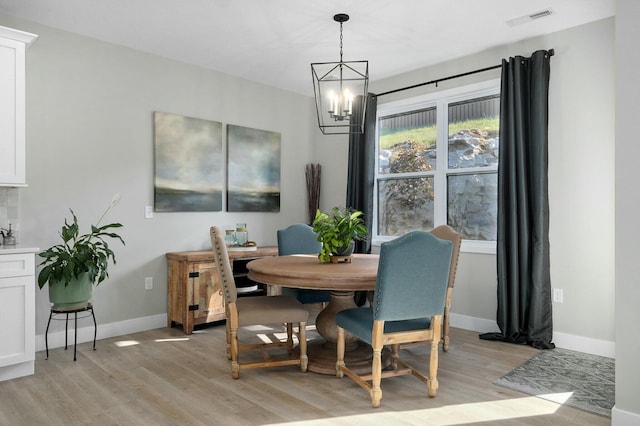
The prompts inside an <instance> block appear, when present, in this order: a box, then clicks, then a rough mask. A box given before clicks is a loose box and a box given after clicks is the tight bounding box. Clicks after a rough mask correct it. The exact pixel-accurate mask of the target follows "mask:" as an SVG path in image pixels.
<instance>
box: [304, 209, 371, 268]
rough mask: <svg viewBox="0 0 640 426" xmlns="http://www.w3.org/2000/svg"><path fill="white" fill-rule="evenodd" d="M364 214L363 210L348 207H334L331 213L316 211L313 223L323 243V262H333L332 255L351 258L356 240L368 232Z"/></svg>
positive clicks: (321, 251) (321, 254)
mask: <svg viewBox="0 0 640 426" xmlns="http://www.w3.org/2000/svg"><path fill="white" fill-rule="evenodd" d="M362 215H363V213H362V212H361V211H359V210H354V209H351V208H347V207H334V208H333V209H331V212H330V213H323V212H321V211H320V210H318V211H316V217H315V219H314V220H313V224H312V225H313V230H314V231H315V232H316V233H317V234H318V241H320V242H321V243H322V249H321V250H320V253H319V254H318V259H319V260H320V262H321V263H327V262H331V261H332V257H333V258H337V257H341V258H345V257H346V258H347V259H348V258H349V256H350V255H351V253H352V252H353V247H354V244H355V241H356V240H362V239H364V238H365V237H366V236H367V234H368V230H367V227H366V226H365V225H364V221H363V219H362Z"/></svg>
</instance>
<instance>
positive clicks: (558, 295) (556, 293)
mask: <svg viewBox="0 0 640 426" xmlns="http://www.w3.org/2000/svg"><path fill="white" fill-rule="evenodd" d="M553 301H554V302H556V303H562V302H563V301H564V294H563V292H562V289H561V288H554V289H553Z"/></svg>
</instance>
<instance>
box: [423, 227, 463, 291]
mask: <svg viewBox="0 0 640 426" xmlns="http://www.w3.org/2000/svg"><path fill="white" fill-rule="evenodd" d="M431 233H432V234H433V235H435V236H436V237H438V238H440V239H441V240H449V241H451V242H452V243H453V251H452V252H451V266H450V268H449V288H453V285H454V284H455V282H456V270H457V269H458V258H459V257H460V245H461V244H462V235H461V234H460V233H459V232H456V231H455V230H454V229H453V228H452V227H450V226H449V225H440V226H437V227H435V228H434V229H432V230H431Z"/></svg>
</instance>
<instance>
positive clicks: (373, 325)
mask: <svg viewBox="0 0 640 426" xmlns="http://www.w3.org/2000/svg"><path fill="white" fill-rule="evenodd" d="M452 251H453V244H452V243H451V241H446V240H441V239H439V238H437V237H436V236H434V235H433V234H431V233H429V232H425V231H412V232H409V233H407V234H405V235H403V236H401V237H399V238H396V239H395V240H392V241H388V242H385V243H383V244H382V245H381V247H380V260H379V264H378V275H377V280H376V289H375V295H374V299H373V306H372V307H366V308H365V307H363V308H354V309H346V310H343V311H340V312H338V313H337V314H336V324H337V326H338V342H337V361H336V374H337V376H338V377H343V376H344V375H346V376H348V377H349V378H350V379H352V380H353V381H354V382H355V383H356V384H358V385H359V386H361V387H362V388H363V389H365V390H367V391H368V393H369V395H370V397H371V405H372V406H373V407H379V406H380V401H381V399H382V389H381V387H380V384H381V379H382V378H386V377H395V376H401V375H405V374H411V375H413V376H416V377H417V378H419V379H420V380H422V381H423V382H424V383H426V384H427V389H428V391H427V393H428V395H429V397H435V396H436V390H437V389H438V379H437V372H438V346H439V343H440V338H441V333H442V318H443V315H444V305H445V298H446V293H447V285H448V279H449V266H450V262H451V253H452ZM345 331H348V332H350V333H352V334H353V335H355V336H356V337H358V338H359V339H360V340H362V341H364V342H366V343H368V344H370V345H371V346H372V350H373V361H372V366H371V374H367V375H358V374H356V373H355V372H354V371H352V370H351V369H349V366H348V365H346V364H345V361H344V353H345ZM417 341H428V342H429V343H430V346H431V349H430V354H429V372H428V374H427V375H425V374H423V373H421V372H419V371H418V370H417V369H415V368H414V367H411V366H410V365H408V364H407V363H405V362H404V361H402V360H401V359H400V358H399V349H400V344H401V343H405V342H417ZM385 345H391V369H389V370H385V371H382V350H383V347H384V346H385Z"/></svg>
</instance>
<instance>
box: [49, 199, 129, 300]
mask: <svg viewBox="0 0 640 426" xmlns="http://www.w3.org/2000/svg"><path fill="white" fill-rule="evenodd" d="M118 201H120V194H116V195H115V196H114V197H113V199H112V200H111V204H110V205H109V207H107V209H106V210H105V212H104V213H103V214H102V216H101V217H100V219H99V220H98V222H97V223H96V224H95V225H91V232H89V233H88V234H82V235H79V231H80V227H79V225H78V218H77V217H76V215H75V213H74V212H73V210H71V215H72V216H73V223H68V222H67V219H65V220H64V226H63V227H62V229H61V230H60V237H61V238H62V243H61V244H56V245H54V246H52V247H49V248H48V249H46V250H44V251H42V252H40V253H39V254H38V255H39V256H40V257H43V258H44V260H43V261H42V262H41V263H40V266H43V268H42V269H41V270H40V273H39V274H38V286H39V287H40V288H43V287H44V285H45V284H46V283H47V282H48V283H49V300H50V301H51V302H52V303H53V304H54V307H65V308H77V307H79V306H84V305H86V304H87V303H88V302H89V300H90V299H91V295H92V290H93V287H92V284H95V285H98V284H100V283H101V282H102V281H104V280H105V279H106V278H107V277H108V276H109V274H108V273H107V268H108V266H109V259H111V261H112V262H113V264H114V265H115V263H116V258H115V255H114V253H113V250H111V248H109V245H108V244H107V241H106V240H105V238H107V237H108V238H114V239H117V240H120V242H121V243H122V244H123V245H124V240H123V239H122V237H120V235H118V234H116V233H115V232H112V229H113V228H121V227H122V224H120V223H110V224H108V225H103V226H100V222H101V221H102V219H103V218H104V217H105V216H106V215H107V213H108V212H109V211H110V210H111V209H112V208H113V206H115V205H116V204H117V203H118ZM80 288H84V290H82V289H80ZM69 297H70V298H69Z"/></svg>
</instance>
